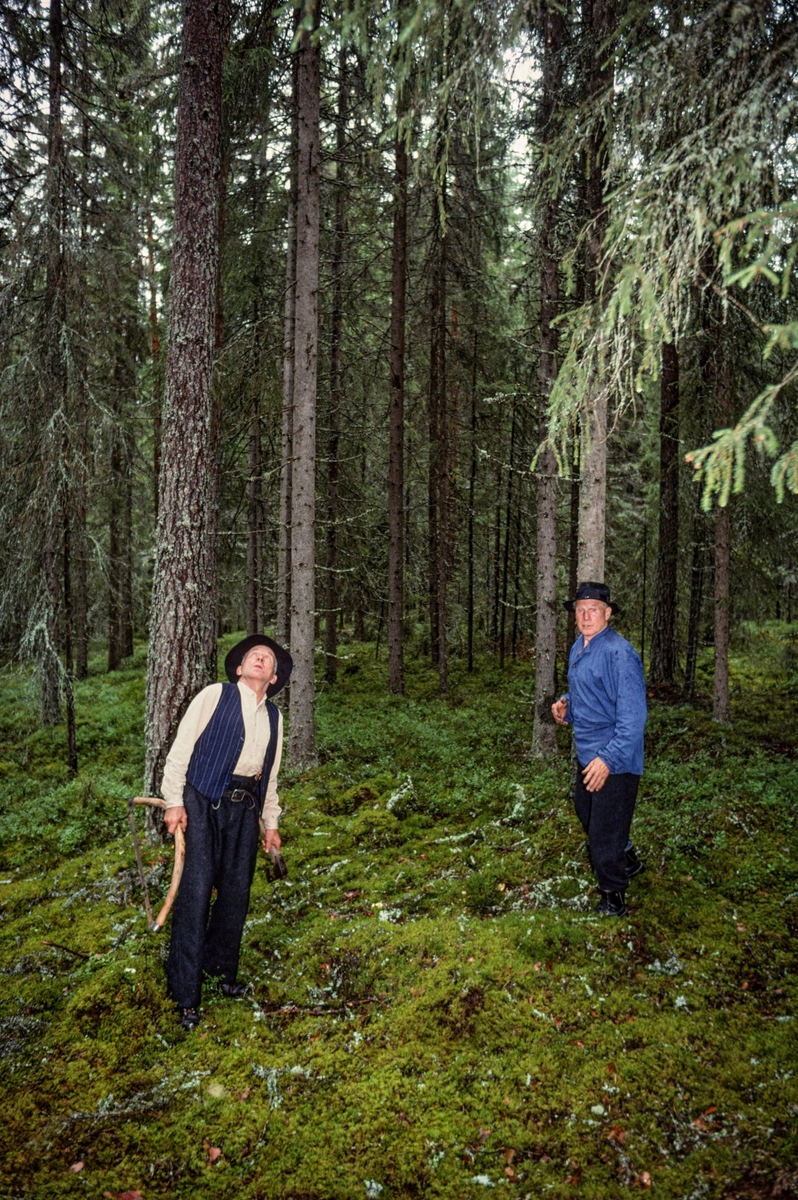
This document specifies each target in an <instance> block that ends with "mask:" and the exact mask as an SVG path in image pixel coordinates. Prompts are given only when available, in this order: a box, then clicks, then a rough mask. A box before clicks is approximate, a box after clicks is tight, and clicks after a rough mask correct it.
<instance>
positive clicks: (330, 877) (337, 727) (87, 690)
mask: <svg viewBox="0 0 798 1200" xmlns="http://www.w3.org/2000/svg"><path fill="white" fill-rule="evenodd" d="M793 628H794V627H793ZM231 640H232V639H227V640H226V642H225V645H224V646H222V647H221V649H222V650H224V649H226V648H227V645H228V644H229V642H230V641H231ZM143 663H144V651H143V648H142V649H141V650H140V651H139V652H138V654H137V658H136V661H135V663H134V665H133V667H131V669H130V670H128V671H123V672H119V673H117V674H116V675H114V676H113V677H112V676H109V675H103V674H101V673H100V669H99V664H98V666H97V670H96V672H95V673H94V674H92V676H91V678H90V679H89V680H88V681H87V682H86V683H84V684H80V685H79V686H78V689H77V711H78V742H79V752H80V757H81V765H80V772H79V775H78V777H77V778H76V779H74V780H69V779H68V777H67V774H66V771H65V768H64V765H63V763H64V731H63V729H55V730H47V731H42V730H39V729H38V727H37V722H36V705H35V696H34V695H33V693H32V691H31V684H30V681H29V680H28V678H27V676H23V675H18V674H12V673H7V674H5V675H4V676H3V679H2V687H1V688H0V785H1V786H2V808H1V809H0V838H2V857H0V913H1V920H0V971H1V974H0V1029H1V1030H2V1040H1V1041H0V1053H1V1054H2V1072H3V1084H2V1096H3V1110H2V1111H3V1123H2V1138H1V1139H0V1195H1V1196H3V1197H14V1198H16V1197H26V1198H28V1197H31V1198H35V1200H39V1198H42V1200H43V1198H45V1197H47V1198H50V1197H72V1196H85V1197H108V1196H111V1197H123V1196H125V1197H128V1200H130V1198H131V1197H132V1198H133V1200H135V1198H136V1197H142V1198H143V1200H150V1198H154V1197H161V1196H164V1197H166V1196H170V1197H172V1196H174V1197H195V1196H209V1197H219V1198H227V1197H229V1198H231V1200H233V1198H235V1200H239V1198H247V1200H250V1198H251V1200H255V1198H263V1200H272V1198H274V1200H278V1198H279V1200H365V1198H369V1197H382V1200H390V1198H392V1197H422V1196H423V1197H441V1198H444V1197H445V1198H451V1200H460V1198H462V1197H482V1196H486V1195H487V1194H488V1193H489V1191H490V1190H491V1189H499V1190H503V1191H504V1193H505V1194H507V1195H516V1196H518V1197H528V1198H529V1200H532V1198H537V1197H548V1196H551V1197H564V1196H573V1195H583V1196H586V1197H591V1198H593V1197H595V1198H596V1200H601V1198H605V1197H606V1198H609V1197H616V1196H619V1195H621V1194H622V1193H624V1192H625V1191H626V1189H629V1188H640V1189H647V1188H650V1189H651V1193H652V1195H654V1194H655V1195H657V1196H659V1197H662V1198H663V1200H665V1198H666V1197H668V1198H670V1197H673V1198H674V1200H677V1198H678V1200H698V1198H699V1197H707V1198H708V1200H712V1198H713V1197H724V1198H727V1200H730V1198H731V1197H751V1198H753V1197H766V1196H774V1197H777V1196H781V1197H789V1196H790V1195H796V1194H798V1136H797V1132H796V1124H797V1123H796V1117H797V1116H798V1080H797V1079H796V1074H795V1072H796V1068H797V1067H798V1061H797V1060H798V1052H797V1051H796V1033H798V1023H797V1022H796V1000H797V999H798V995H797V989H798V979H797V978H796V958H795V934H796V932H798V861H796V855H797V853H798V847H797V846H796V829H795V817H796V807H797V806H798V764H797V763H796V746H797V745H798V730H797V729H796V698H797V695H798V688H797V685H796V664H795V646H794V637H791V630H790V629H789V628H788V627H787V626H784V625H782V626H776V625H773V626H768V627H766V628H764V629H762V630H754V629H751V630H748V631H747V632H746V635H745V637H744V638H743V639H742V640H741V643H740V646H739V648H738V650H737V652H736V654H735V657H734V659H733V666H732V670H733V676H732V678H733V685H734V692H733V707H734V722H733V724H732V726H731V727H729V728H721V727H719V726H717V725H714V724H713V723H712V721H711V720H710V719H709V715H708V713H707V712H706V711H705V710H704V709H702V708H700V707H697V708H686V707H683V706H682V707H679V706H676V707H673V706H668V705H665V704H657V703H655V704H653V705H652V711H651V716H650V721H649V729H648V737H647V754H648V760H647V770H646V774H645V776H644V779H643V784H642V788H641V795H640V801H639V805H638V813H637V817H636V823H635V828H634V836H635V841H636V844H637V846H638V848H639V850H640V852H641V855H642V857H643V858H644V859H645V862H646V870H645V872H644V873H643V874H642V875H641V876H640V877H639V878H638V879H637V880H635V881H634V883H633V884H632V886H631V888H630V892H629V895H628V899H629V902H630V912H629V915H628V916H627V917H625V918H622V919H611V918H605V919H601V918H598V917H597V916H595V915H594V914H593V911H592V907H593V904H594V903H595V895H594V894H593V893H592V890H591V889H592V884H591V877H590V872H589V868H588V862H587V857H586V853H585V847H584V844H583V838H582V835H581V831H580V829H579V827H578V824H577V822H576V819H575V817H574V815H573V813H572V810H571V807H570V802H569V798H568V783H569V764H568V733H567V731H562V746H561V749H562V754H561V755H560V757H559V759H558V761H557V762H556V763H555V764H554V765H545V766H544V765H541V763H540V762H538V761H536V760H535V759H534V758H533V757H532V756H531V755H530V752H529V743H530V733H531V705H530V700H531V696H532V692H533V679H532V675H531V668H530V667H529V666H528V665H526V664H517V665H514V666H513V667H511V668H510V667H508V668H507V670H506V671H505V672H504V673H499V671H498V669H497V668H496V667H495V666H491V665H489V664H487V663H485V664H483V665H481V666H480V668H479V669H478V670H477V671H476V672H475V673H474V674H473V675H471V676H469V675H467V674H466V673H465V672H464V671H462V670H459V669H458V668H457V667H456V665H455V668H454V670H453V672H452V676H453V678H452V688H451V696H450V698H449V699H448V700H446V701H444V700H441V699H439V698H438V697H437V696H436V681H435V677H434V675H433V673H432V672H431V671H430V670H429V669H428V668H427V667H426V666H423V665H420V664H418V663H415V664H411V665H410V667H409V670H408V696H407V698H406V699H404V700H399V699H396V698H388V697H387V696H386V695H385V664H384V662H382V663H379V664H377V663H375V661H374V647H373V646H371V647H368V646H350V647H347V648H346V657H345V658H344V661H343V663H342V670H341V680H340V683H339V685H338V686H337V687H335V688H334V689H327V690H325V689H324V688H321V689H320V695H319V702H318V726H319V745H320V757H321V763H320V765H319V766H318V767H317V768H316V769H314V770H312V771H308V772H306V773H305V774H303V775H301V776H292V775H291V774H290V773H287V774H285V775H284V779H283V787H282V789H281V790H282V796H283V803H284V808H285V815H284V818H283V822H282V828H283V833H284V837H285V841H284V854H285V858H286V861H287V863H288V866H289V871H290V877H289V879H288V880H287V881H286V882H284V883H277V884H271V883H269V882H268V881H267V878H266V873H265V869H264V865H263V863H261V866H260V867H259V870H258V874H257V877H256V883H255V887H254V894H253V899H252V903H251V907H250V914H249V920H248V924H247V930H246V935H245V945H244V950H243V960H242V966H241V976H242V977H243V978H244V979H246V980H247V981H249V982H250V983H251V990H250V993H249V994H248V996H247V997H246V998H245V999H243V1000H240V1001H234V1002H233V1001H227V1000H222V999H221V998H220V997H219V996H218V994H217V993H215V992H213V991H212V990H211V989H208V991H207V993H206V996H205V999H204V1007H203V1012H202V1024H201V1026H200V1028H199V1029H198V1030H197V1031H195V1032H193V1033H191V1034H186V1033H183V1032H182V1031H180V1030H179V1029H178V1027H177V1025H176V1021H175V1015H174V1011H173V1009H172V1008H171V1006H170V1005H169V1003H168V1002H167V1000H166V999H165V996H164V975H163V962H164V956H165V952H166V945H167V940H166V939H167V938H168V928H167V931H166V932H165V933H164V934H162V935H159V936H158V935H156V936H154V935H151V934H149V933H148V932H147V927H146V923H145V919H144V913H143V907H142V903H141V895H140V889H139V885H138V880H137V875H136V871H135V863H134V857H133V849H132V844H131V839H130V831H129V829H128V827H127V818H126V807H125V804H124V799H125V797H126V796H127V795H129V794H130V793H133V792H136V791H138V789H139V787H140V779H141V771H142V757H143V752H142V733H141V731H142V710H143V693H144V681H143ZM709 667H710V664H709V662H706V663H704V664H702V672H703V674H702V676H701V681H702V682H701V686H702V687H704V689H706V687H707V674H706V672H707V671H708V670H709ZM139 817H140V819H141V813H140V814H139ZM170 855H171V850H170V848H169V847H166V848H165V849H163V850H161V851H159V850H158V849H156V848H154V847H147V848H146V850H145V857H146V860H147V871H148V876H149V880H150V888H151V891H152V892H153V893H154V895H155V898H156V899H157V897H158V896H160V895H161V894H162V893H163V890H164V889H165V886H166V883H167V882H168V877H169V873H170V861H169V860H170Z"/></svg>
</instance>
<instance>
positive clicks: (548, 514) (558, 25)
mask: <svg viewBox="0 0 798 1200" xmlns="http://www.w3.org/2000/svg"><path fill="white" fill-rule="evenodd" d="M562 39H563V16H562V11H561V9H560V8H559V7H558V6H557V5H556V4H551V3H549V4H547V5H546V8H545V10H544V16H543V97H542V104H541V141H542V143H543V145H544V146H547V145H548V144H549V143H550V142H551V141H552V140H553V139H554V138H555V137H556V136H557V132H558V129H559V124H560V121H559V104H560V90H561V87H562V69H563V62H562ZM541 187H542V189H543V209H542V214H541V222H540V419H539V422H538V436H539V438H540V441H541V442H546V440H547V438H548V404H549V398H550V396H551V389H552V386H553V384H554V381H555V379H556V378H557V327H556V325H554V320H555V318H556V317H557V315H558V312H559V298H560V289H559V275H558V271H559V255H558V253H557V221H558V217H559V210H560V205H559V196H558V194H557V192H556V190H555V188H556V184H555V181H554V179H553V178H552V177H551V175H550V174H549V173H548V172H547V173H546V175H545V176H544V178H543V180H542V182H541ZM536 489H537V531H536V547H537V553H536V587H535V607H536V619H535V717H534V723H533V726H532V749H533V752H534V753H535V754H537V755H539V756H540V757H541V758H546V757H547V756H548V755H549V754H551V753H552V752H553V751H554V750H555V749H556V740H555V736H554V731H555V724H554V719H553V717H552V715H551V706H552V703H553V701H554V699H555V696H554V688H555V682H556V667H557V462H556V459H555V457H554V452H553V450H552V449H551V447H550V446H548V445H546V447H545V449H544V450H543V451H541V453H540V455H539V457H538V461H537V472H536Z"/></svg>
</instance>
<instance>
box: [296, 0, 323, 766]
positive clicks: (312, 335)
mask: <svg viewBox="0 0 798 1200" xmlns="http://www.w3.org/2000/svg"><path fill="white" fill-rule="evenodd" d="M316 15H317V13H316ZM320 70H321V67H320V51H319V47H318V43H317V42H314V41H312V40H311V34H310V32H309V30H307V29H304V30H303V32H302V35H301V39H300V43H299V144H298V151H299V157H298V174H297V179H298V196H297V247H296V322H295V334H294V336H295V341H294V346H295V357H294V429H293V460H294V462H293V472H292V476H293V478H292V500H291V506H292V512H291V516H292V523H291V535H292V536H291V653H292V655H293V658H294V672H293V676H292V679H291V699H290V716H291V722H290V738H289V756H290V761H291V764H292V765H293V766H307V765H309V764H311V763H313V762H314V761H315V759H316V719H315V685H314V677H313V643H314V613H315V610H316V589H315V528H316V372H317V356H318V305H319V180H320V169H319V154H320V139H319V105H320V95H319V93H320V86H321V83H320Z"/></svg>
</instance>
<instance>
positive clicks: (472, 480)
mask: <svg viewBox="0 0 798 1200" xmlns="http://www.w3.org/2000/svg"><path fill="white" fill-rule="evenodd" d="M476 481H477V331H476V328H475V329H474V361H473V363H472V369H471V467H470V470H469V473H468V634H467V638H468V670H469V671H473V670H474V489H475V486H476Z"/></svg>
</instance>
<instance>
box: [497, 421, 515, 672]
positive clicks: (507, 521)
mask: <svg viewBox="0 0 798 1200" xmlns="http://www.w3.org/2000/svg"><path fill="white" fill-rule="evenodd" d="M514 460H515V400H513V416H512V423H511V425H510V467H509V470H508V472H507V507H506V510H505V518H504V555H503V560H502V601H501V616H500V619H499V666H500V667H503V666H504V653H505V649H506V646H505V641H506V638H505V631H506V628H507V584H508V575H509V568H510V526H511V524H512V512H513V483H514V481H515V462H514Z"/></svg>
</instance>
